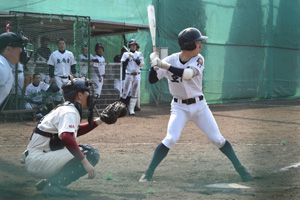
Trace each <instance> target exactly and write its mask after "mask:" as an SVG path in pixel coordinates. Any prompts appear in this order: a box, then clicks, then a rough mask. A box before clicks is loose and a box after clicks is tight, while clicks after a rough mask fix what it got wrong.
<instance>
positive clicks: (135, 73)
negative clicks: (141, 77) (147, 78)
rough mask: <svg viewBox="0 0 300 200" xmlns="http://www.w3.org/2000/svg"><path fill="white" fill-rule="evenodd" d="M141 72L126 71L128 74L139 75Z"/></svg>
mask: <svg viewBox="0 0 300 200" xmlns="http://www.w3.org/2000/svg"><path fill="white" fill-rule="evenodd" d="M140 73H141V72H132V73H126V74H128V75H138V74H140Z"/></svg>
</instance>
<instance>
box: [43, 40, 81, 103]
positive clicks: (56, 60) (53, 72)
mask: <svg viewBox="0 0 300 200" xmlns="http://www.w3.org/2000/svg"><path fill="white" fill-rule="evenodd" d="M57 47H58V50H56V51H54V52H53V53H52V54H51V55H50V57H49V60H48V62H47V64H48V65H49V76H50V83H52V82H56V84H57V86H58V87H59V88H60V94H61V95H62V93H63V91H62V89H61V87H62V85H63V84H64V83H67V82H68V76H69V75H71V74H73V76H74V77H75V75H76V68H75V66H76V61H75V59H74V55H73V53H72V52H71V51H68V50H66V49H65V48H66V42H65V40H64V39H63V38H59V39H58V40H57ZM55 101H56V104H59V103H61V102H62V96H57V97H56V99H55Z"/></svg>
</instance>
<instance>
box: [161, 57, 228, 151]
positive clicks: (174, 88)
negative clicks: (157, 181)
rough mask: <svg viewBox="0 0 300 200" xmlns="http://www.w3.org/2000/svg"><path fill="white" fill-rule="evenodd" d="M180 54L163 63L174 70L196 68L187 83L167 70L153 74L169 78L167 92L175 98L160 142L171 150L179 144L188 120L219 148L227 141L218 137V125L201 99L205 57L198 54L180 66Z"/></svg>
mask: <svg viewBox="0 0 300 200" xmlns="http://www.w3.org/2000/svg"><path fill="white" fill-rule="evenodd" d="M179 54H180V53H175V54H172V55H170V56H168V57H166V58H165V59H163V60H164V61H165V62H167V63H169V64H171V66H174V67H177V68H187V67H191V66H192V67H194V68H196V69H197V72H198V73H197V74H196V75H195V76H194V77H192V78H191V79H189V80H182V78H181V77H179V76H176V75H174V74H173V73H172V72H170V71H168V70H165V69H159V70H157V71H156V72H157V78H158V79H162V78H163V77H166V78H167V79H168V84H169V89H170V92H171V94H172V95H173V97H174V98H173V100H172V103H171V116H170V120H169V124H168V130H167V135H166V137H165V138H164V140H163V141H162V143H163V144H164V145H165V146H166V147H168V148H169V149H171V148H172V147H173V146H174V145H175V143H176V142H177V141H178V139H179V137H180V135H181V132H182V130H183V128H184V126H185V124H186V123H187V122H188V121H193V122H194V123H195V124H197V126H198V127H199V128H200V129H201V130H202V131H203V132H204V133H205V135H206V136H207V137H208V139H209V140H210V141H211V142H212V143H213V144H214V145H215V146H217V147H218V148H221V147H223V145H224V144H225V142H226V140H225V138H224V137H223V136H222V135H221V133H220V131H219V128H218V125H217V123H216V121H215V119H214V117H213V115H212V113H211V111H210V109H209V107H208V105H207V103H206V100H205V98H204V97H203V91H202V77H203V70H204V58H203V56H202V55H201V54H198V55H197V56H195V57H193V58H191V59H190V60H189V61H188V62H186V63H185V64H182V63H181V62H180V59H179ZM186 102H188V104H187V103H186Z"/></svg>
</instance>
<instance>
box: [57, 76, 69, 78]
mask: <svg viewBox="0 0 300 200" xmlns="http://www.w3.org/2000/svg"><path fill="white" fill-rule="evenodd" d="M59 78H68V77H67V76H59Z"/></svg>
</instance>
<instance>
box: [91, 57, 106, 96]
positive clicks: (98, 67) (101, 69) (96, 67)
mask: <svg viewBox="0 0 300 200" xmlns="http://www.w3.org/2000/svg"><path fill="white" fill-rule="evenodd" d="M93 59H97V60H98V61H99V62H98V63H97V62H94V64H93V67H92V69H91V80H93V81H94V82H95V83H96V84H97V86H98V87H97V88H95V89H94V93H95V94H98V95H99V96H100V94H101V91H102V87H103V75H104V74H105V58H104V57H103V56H99V55H95V56H94V57H93ZM98 74H99V75H100V77H98Z"/></svg>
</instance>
